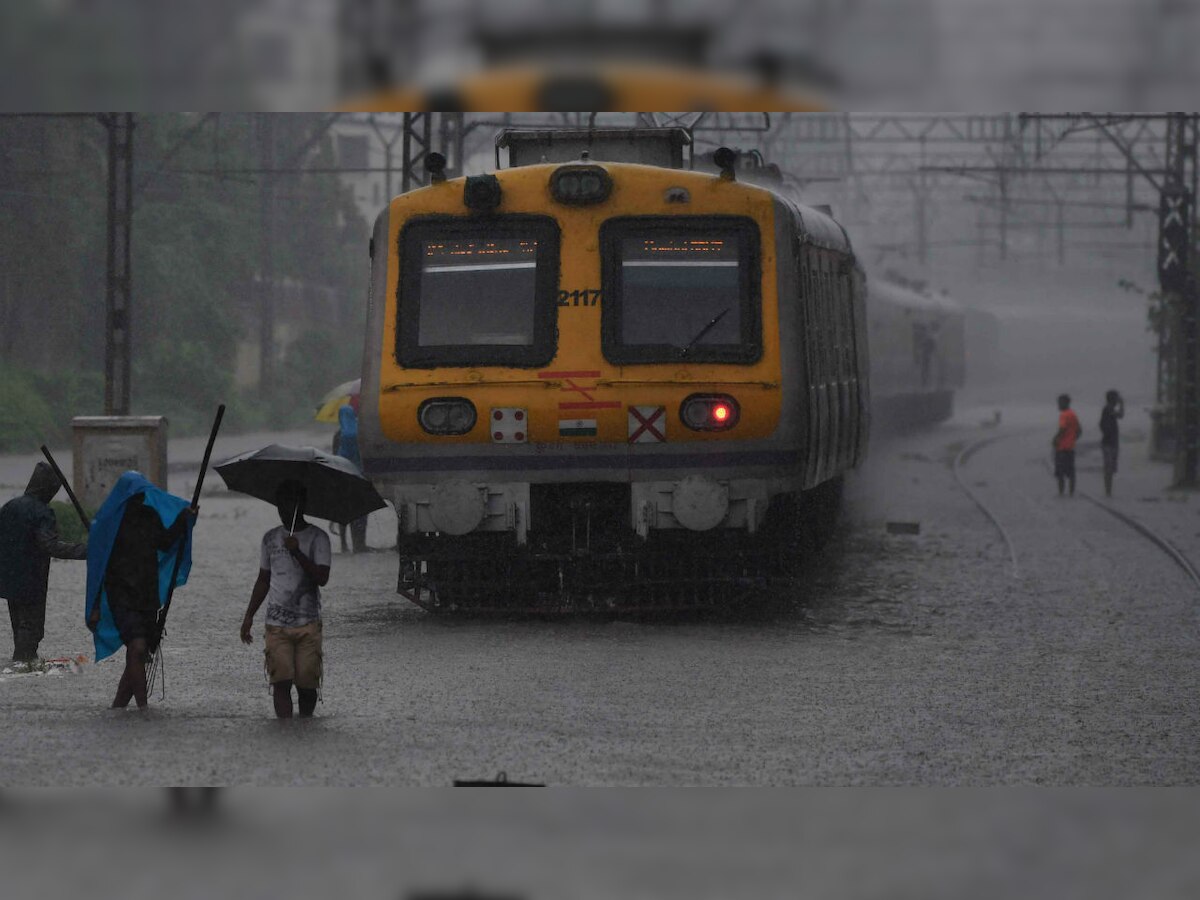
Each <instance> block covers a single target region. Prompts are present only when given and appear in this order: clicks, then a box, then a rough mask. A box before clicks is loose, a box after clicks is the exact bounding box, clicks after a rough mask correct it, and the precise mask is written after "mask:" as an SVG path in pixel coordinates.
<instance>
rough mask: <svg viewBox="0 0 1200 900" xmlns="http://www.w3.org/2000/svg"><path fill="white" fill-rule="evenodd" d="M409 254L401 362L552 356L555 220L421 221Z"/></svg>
mask: <svg viewBox="0 0 1200 900" xmlns="http://www.w3.org/2000/svg"><path fill="white" fill-rule="evenodd" d="M403 257H404V258H403V268H402V276H401V283H400V304H399V310H400V315H399V321H398V325H399V327H398V328H397V357H398V359H399V361H400V362H401V364H403V365H411V366H417V367H434V366H459V365H465V366H475V365H489V364H494V365H516V366H523V365H527V366H533V365H540V364H542V363H544V362H547V361H548V360H549V359H550V358H551V357H552V356H553V346H551V345H552V343H553V334H554V313H555V295H554V288H555V283H556V282H557V277H558V273H557V260H558V235H557V229H555V228H554V227H553V223H543V222H540V221H534V222H528V221H526V222H521V223H514V222H506V221H504V220H499V221H496V220H493V221H491V222H489V223H487V224H486V225H485V224H482V223H453V224H440V223H434V222H423V223H418V224H416V225H413V226H410V228H409V229H407V230H406V233H405V238H404V245H403Z"/></svg>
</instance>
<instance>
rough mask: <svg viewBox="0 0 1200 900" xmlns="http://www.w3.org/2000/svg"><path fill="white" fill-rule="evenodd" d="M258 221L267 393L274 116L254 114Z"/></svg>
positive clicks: (271, 354) (264, 388)
mask: <svg viewBox="0 0 1200 900" xmlns="http://www.w3.org/2000/svg"><path fill="white" fill-rule="evenodd" d="M258 142H259V162H260V165H261V167H262V174H261V176H260V177H261V180H260V182H259V225H260V235H261V245H260V259H261V261H262V264H261V268H260V270H259V284H258V289H259V333H258V360H259V362H258V387H259V392H260V393H261V394H264V395H265V394H268V393H269V392H270V391H271V389H272V388H273V387H274V383H275V189H276V183H275V178H276V176H275V117H274V116H273V115H271V114H270V113H260V114H259V116H258Z"/></svg>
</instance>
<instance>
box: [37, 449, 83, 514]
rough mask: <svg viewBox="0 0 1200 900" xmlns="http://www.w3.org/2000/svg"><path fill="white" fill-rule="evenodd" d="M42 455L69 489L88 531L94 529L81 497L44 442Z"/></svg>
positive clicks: (73, 503) (59, 479)
mask: <svg viewBox="0 0 1200 900" xmlns="http://www.w3.org/2000/svg"><path fill="white" fill-rule="evenodd" d="M42 456H44V457H46V462H48V463H50V468H52V469H53V470H54V474H55V475H57V476H58V481H59V483H60V484H61V485H62V486H63V487H64V488H66V489H67V496H68V497H70V498H71V503H72V505H73V506H74V507H75V512H77V513H79V520H80V521H81V522H83V527H84V528H86V529H87V530H88V531H91V530H92V521H91V519H89V518H88V517H87V513H85V512H84V511H83V506H81V505H80V503H79V498H78V497H76V496H75V492H74V491H73V490H71V485H70V484H68V483H67V479H66V478H64V477H63V473H62V469H60V468H59V467H58V463H56V462H55V461H54V457H53V456H51V454H50V448H49V447H47V446H46V445H45V444H42Z"/></svg>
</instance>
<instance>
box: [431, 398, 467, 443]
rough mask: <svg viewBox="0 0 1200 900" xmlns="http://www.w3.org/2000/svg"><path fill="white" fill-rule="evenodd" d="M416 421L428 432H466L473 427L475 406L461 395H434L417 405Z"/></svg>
mask: <svg viewBox="0 0 1200 900" xmlns="http://www.w3.org/2000/svg"><path fill="white" fill-rule="evenodd" d="M417 421H418V422H420V423H421V427H422V428H424V429H425V430H426V431H427V432H429V433H430V434H466V433H467V432H468V431H470V430H471V429H472V428H474V427H475V406H474V404H472V403H471V401H470V400H466V399H464V398H463V397H434V398H432V399H430V400H426V401H425V402H424V403H422V404H421V405H420V406H418V407H417Z"/></svg>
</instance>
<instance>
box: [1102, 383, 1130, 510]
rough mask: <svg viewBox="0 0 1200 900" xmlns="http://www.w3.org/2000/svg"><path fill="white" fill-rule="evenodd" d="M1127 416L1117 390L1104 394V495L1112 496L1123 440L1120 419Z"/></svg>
mask: <svg viewBox="0 0 1200 900" xmlns="http://www.w3.org/2000/svg"><path fill="white" fill-rule="evenodd" d="M1123 418H1125V400H1124V399H1123V398H1122V397H1121V395H1120V394H1118V393H1117V392H1116V391H1109V392H1108V393H1107V394H1105V395H1104V411H1103V412H1102V413H1100V452H1101V453H1102V454H1103V455H1104V496H1106V497H1111V496H1112V483H1113V475H1115V474H1116V472H1117V448H1118V447H1119V445H1120V442H1121V428H1120V426H1119V425H1118V424H1117V420H1118V419H1123Z"/></svg>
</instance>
